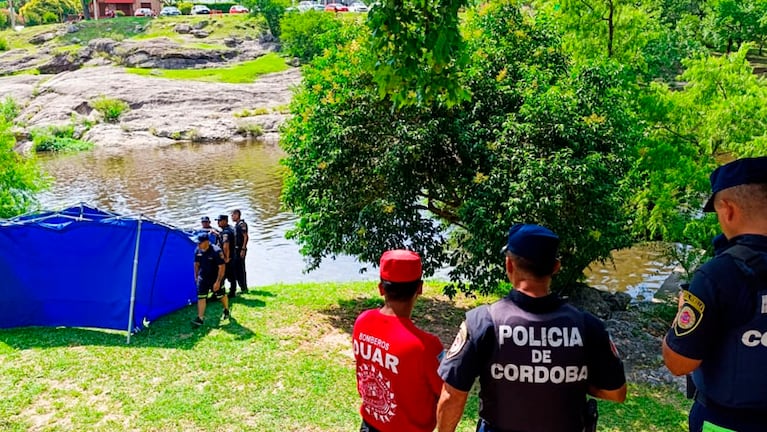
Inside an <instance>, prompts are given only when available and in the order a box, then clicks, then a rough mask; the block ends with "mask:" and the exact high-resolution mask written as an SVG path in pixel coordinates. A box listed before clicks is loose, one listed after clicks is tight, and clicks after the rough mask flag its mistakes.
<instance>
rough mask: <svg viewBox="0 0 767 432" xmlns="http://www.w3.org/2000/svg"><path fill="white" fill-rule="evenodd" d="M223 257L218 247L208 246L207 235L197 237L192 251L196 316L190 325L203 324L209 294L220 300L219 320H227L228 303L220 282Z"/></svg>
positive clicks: (223, 268) (208, 239) (222, 270)
mask: <svg viewBox="0 0 767 432" xmlns="http://www.w3.org/2000/svg"><path fill="white" fill-rule="evenodd" d="M224 270H225V267H224V255H223V253H222V252H221V249H219V248H218V246H215V245H211V244H210V238H209V237H208V234H206V233H202V234H198V236H197V248H196V249H195V250H194V280H195V281H197V316H196V317H195V318H194V319H193V320H192V325H194V326H196V327H200V326H201V325H203V324H204V322H205V306H206V305H207V297H208V293H209V292H211V291H212V292H213V295H214V296H216V297H219V298H221V302H222V303H223V304H224V314H223V316H222V317H221V319H229V318H230V315H229V301H228V299H227V298H226V296H225V295H224V288H223V287H222V286H221V280H222V279H223V278H224Z"/></svg>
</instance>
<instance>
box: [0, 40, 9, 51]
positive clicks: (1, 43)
mask: <svg viewBox="0 0 767 432" xmlns="http://www.w3.org/2000/svg"><path fill="white" fill-rule="evenodd" d="M9 48H10V45H9V44H8V41H7V40H5V39H3V38H0V51H8V49H9Z"/></svg>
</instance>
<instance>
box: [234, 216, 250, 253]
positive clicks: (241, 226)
mask: <svg viewBox="0 0 767 432" xmlns="http://www.w3.org/2000/svg"><path fill="white" fill-rule="evenodd" d="M247 233H248V224H246V223H245V221H244V220H242V219H240V220H239V221H237V224H235V225H234V245H235V246H236V247H237V249H242V247H243V246H244V245H243V243H245V234H247Z"/></svg>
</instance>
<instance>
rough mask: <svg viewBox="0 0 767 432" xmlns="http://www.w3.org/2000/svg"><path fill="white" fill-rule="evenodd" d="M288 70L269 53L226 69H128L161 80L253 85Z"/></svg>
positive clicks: (276, 56) (277, 56) (277, 58)
mask: <svg viewBox="0 0 767 432" xmlns="http://www.w3.org/2000/svg"><path fill="white" fill-rule="evenodd" d="M287 68H288V65H286V64H285V61H284V60H283V59H282V57H280V56H279V55H278V54H276V53H269V54H266V55H264V56H262V57H259V58H258V59H256V60H251V61H247V62H243V63H239V64H237V65H234V66H230V67H225V68H209V69H141V68H128V69H127V71H128V72H130V73H134V74H137V75H143V76H150V77H151V76H156V77H160V78H170V79H180V80H193V81H207V82H221V83H233V84H242V83H252V82H253V81H255V80H256V78H258V77H259V76H261V75H264V74H268V73H274V72H282V71H284V70H286V69H287Z"/></svg>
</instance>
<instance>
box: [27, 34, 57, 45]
mask: <svg viewBox="0 0 767 432" xmlns="http://www.w3.org/2000/svg"><path fill="white" fill-rule="evenodd" d="M55 37H56V32H47V33H40V34H37V35H34V36H33V37H32V38H31V39H29V43H31V44H32V45H42V44H44V43H46V42H48V41H50V40H53V38H55Z"/></svg>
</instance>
